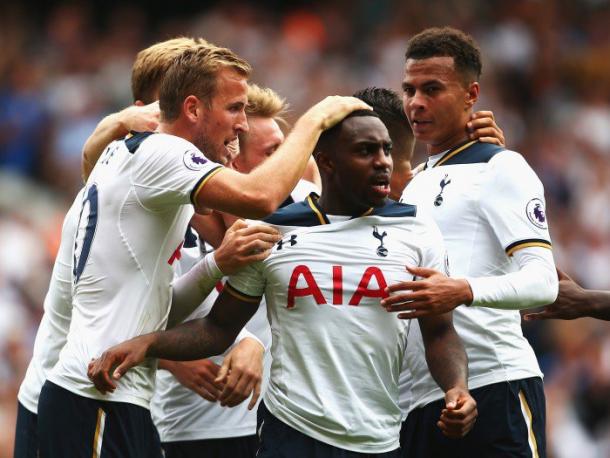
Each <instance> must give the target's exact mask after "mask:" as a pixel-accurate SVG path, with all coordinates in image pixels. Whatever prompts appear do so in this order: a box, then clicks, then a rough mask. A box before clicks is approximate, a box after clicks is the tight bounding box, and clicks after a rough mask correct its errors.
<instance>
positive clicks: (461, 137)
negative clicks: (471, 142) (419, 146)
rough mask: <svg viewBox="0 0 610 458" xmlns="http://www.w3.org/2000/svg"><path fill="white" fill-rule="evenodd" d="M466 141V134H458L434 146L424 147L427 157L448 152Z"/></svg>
mask: <svg viewBox="0 0 610 458" xmlns="http://www.w3.org/2000/svg"><path fill="white" fill-rule="evenodd" d="M466 141H468V134H467V133H466V132H460V133H459V134H457V135H455V136H452V137H451V138H448V139H447V140H445V141H443V142H441V143H438V144H434V145H432V144H428V145H426V148H427V150H428V156H433V155H435V154H438V153H442V152H443V151H447V150H450V149H451V148H453V147H455V146H458V145H461V144H463V143H464V142H466Z"/></svg>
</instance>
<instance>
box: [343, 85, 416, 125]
mask: <svg viewBox="0 0 610 458" xmlns="http://www.w3.org/2000/svg"><path fill="white" fill-rule="evenodd" d="M354 97H356V98H358V99H360V100H362V101H363V102H365V103H366V104H367V105H369V106H370V107H371V108H372V109H373V110H374V111H375V113H377V114H378V115H379V118H380V119H381V121H383V123H384V124H385V125H386V127H387V125H388V124H392V123H399V124H402V123H406V124H407V125H408V124H409V120H408V119H407V115H406V114H405V110H404V108H403V106H402V100H400V96H399V95H398V94H397V93H396V92H394V91H392V90H391V89H385V88H381V87H374V86H372V87H367V88H366V89H361V90H359V91H358V92H356V93H355V94H354Z"/></svg>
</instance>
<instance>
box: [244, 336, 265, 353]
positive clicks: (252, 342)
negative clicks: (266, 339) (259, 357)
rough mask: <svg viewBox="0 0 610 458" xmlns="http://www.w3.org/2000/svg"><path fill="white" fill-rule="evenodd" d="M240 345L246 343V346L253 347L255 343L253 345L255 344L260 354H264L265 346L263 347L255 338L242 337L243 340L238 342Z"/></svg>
mask: <svg viewBox="0 0 610 458" xmlns="http://www.w3.org/2000/svg"><path fill="white" fill-rule="evenodd" d="M241 343H247V344H248V345H253V344H254V343H255V344H256V346H257V348H258V349H259V350H260V352H261V354H262V353H265V346H264V345H263V343H262V342H261V341H260V340H258V339H257V338H255V337H250V336H248V337H244V338H243V339H242V340H241V341H240V342H239V344H241ZM239 344H238V345H239Z"/></svg>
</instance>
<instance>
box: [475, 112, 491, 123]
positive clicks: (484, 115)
mask: <svg viewBox="0 0 610 458" xmlns="http://www.w3.org/2000/svg"><path fill="white" fill-rule="evenodd" d="M480 118H491V120H492V121H494V122H495V117H494V112H493V111H489V110H479V111H475V112H474V113H472V114H471V115H470V119H471V120H476V119H480Z"/></svg>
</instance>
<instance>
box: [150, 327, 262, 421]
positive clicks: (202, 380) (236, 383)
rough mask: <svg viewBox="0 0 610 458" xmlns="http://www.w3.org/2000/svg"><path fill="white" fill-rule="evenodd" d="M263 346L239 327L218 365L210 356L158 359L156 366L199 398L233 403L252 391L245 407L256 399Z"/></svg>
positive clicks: (251, 406) (259, 385) (258, 391)
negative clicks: (250, 398)
mask: <svg viewBox="0 0 610 458" xmlns="http://www.w3.org/2000/svg"><path fill="white" fill-rule="evenodd" d="M264 354H265V348H264V346H263V344H262V343H261V341H260V340H259V339H258V338H257V337H256V336H255V335H254V334H251V333H250V332H249V331H247V329H246V328H243V329H242V330H241V331H240V333H239V335H238V336H237V339H236V340H235V343H234V344H233V346H232V347H231V348H230V350H229V351H228V353H227V355H226V356H225V358H224V361H223V364H222V366H219V365H218V364H216V363H215V362H214V361H212V360H211V359H200V360H196V361H170V360H167V359H161V360H159V368H160V369H165V370H168V371H170V372H171V373H172V375H173V376H174V377H176V379H177V380H178V381H179V382H180V383H181V384H182V385H183V386H185V387H186V388H188V389H190V390H192V391H194V392H195V393H197V394H198V395H199V396H201V397H202V398H204V399H206V400H208V401H210V402H216V401H220V403H221V405H223V406H228V407H233V406H235V405H237V404H239V403H241V402H242V401H243V400H244V399H246V398H248V397H249V396H250V394H251V392H250V391H248V389H249V387H250V386H251V385H254V387H255V389H254V391H255V393H254V395H255V396H254V397H253V398H252V402H251V403H250V405H249V406H248V408H249V409H252V408H253V407H254V404H255V403H256V400H255V399H256V398H257V397H258V394H257V393H260V388H261V383H262V375H263V357H264Z"/></svg>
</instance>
